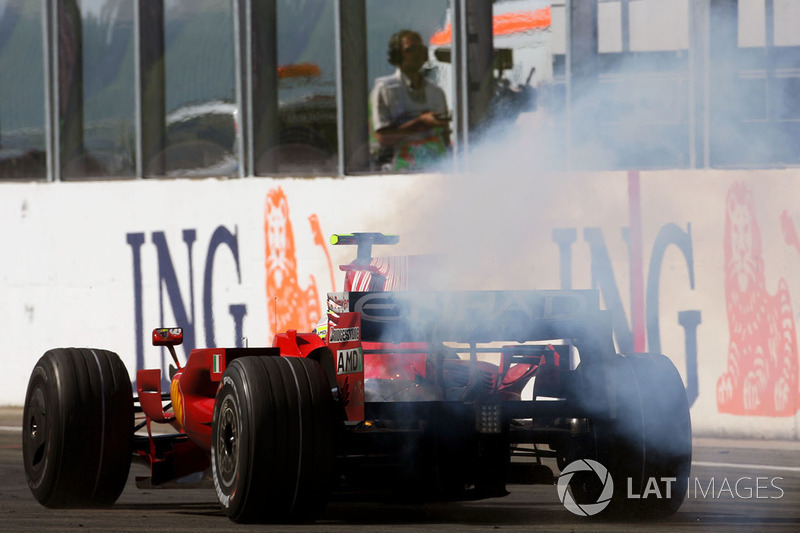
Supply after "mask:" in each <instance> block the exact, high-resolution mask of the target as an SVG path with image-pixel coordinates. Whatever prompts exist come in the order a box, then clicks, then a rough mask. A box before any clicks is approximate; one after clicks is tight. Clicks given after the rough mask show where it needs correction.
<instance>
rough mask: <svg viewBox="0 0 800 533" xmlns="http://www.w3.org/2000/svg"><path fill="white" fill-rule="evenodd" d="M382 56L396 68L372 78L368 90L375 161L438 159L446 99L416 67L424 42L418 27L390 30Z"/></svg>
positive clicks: (400, 164)
mask: <svg viewBox="0 0 800 533" xmlns="http://www.w3.org/2000/svg"><path fill="white" fill-rule="evenodd" d="M387 59H388V61H389V63H390V64H392V65H394V66H396V67H397V70H396V71H395V73H394V74H392V75H390V76H384V77H381V78H377V79H376V80H375V87H374V88H373V90H372V94H371V96H370V112H371V114H372V117H371V122H372V123H371V126H372V130H373V132H374V136H375V140H376V141H377V144H378V148H377V153H376V154H375V156H376V161H377V163H378V165H379V167H380V168H381V169H382V170H404V169H419V168H421V167H423V166H425V165H427V164H430V163H432V162H435V161H436V160H438V159H440V158H441V157H442V156H443V155H445V154H446V153H447V149H448V147H449V146H450V132H449V129H448V122H447V120H448V119H447V101H446V99H445V95H444V91H442V89H441V88H440V87H439V86H437V85H436V84H434V83H433V82H431V81H429V80H426V79H425V76H424V74H423V73H422V71H421V69H422V66H423V65H424V64H425V62H426V61H427V59H428V48H427V47H426V46H425V45H424V44H423V42H422V38H421V37H420V35H419V34H418V33H417V32H415V31H411V30H400V31H398V32H397V33H395V34H394V35H392V37H391V38H390V39H389V50H388V58H387Z"/></svg>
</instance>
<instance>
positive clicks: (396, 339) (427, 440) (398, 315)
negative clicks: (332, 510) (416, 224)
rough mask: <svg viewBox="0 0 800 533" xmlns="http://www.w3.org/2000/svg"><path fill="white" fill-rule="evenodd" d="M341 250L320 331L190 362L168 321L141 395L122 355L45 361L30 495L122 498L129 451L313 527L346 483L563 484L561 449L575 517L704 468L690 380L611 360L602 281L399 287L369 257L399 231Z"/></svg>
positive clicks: (194, 354) (645, 500)
mask: <svg viewBox="0 0 800 533" xmlns="http://www.w3.org/2000/svg"><path fill="white" fill-rule="evenodd" d="M332 242H333V243H334V244H353V245H356V246H358V254H357V258H356V260H355V261H353V263H351V264H349V265H345V266H343V267H342V270H344V271H345V272H346V283H345V291H344V292H341V293H330V294H329V295H328V314H327V319H328V320H327V324H322V325H321V327H319V329H318V330H317V331H314V332H309V333H299V332H297V331H293V330H290V331H287V332H285V333H281V334H279V335H276V336H275V339H274V342H273V346H272V347H268V348H266V347H265V348H204V349H196V350H192V351H191V353H190V354H189V357H188V360H187V362H186V364H185V365H181V364H180V363H179V359H178V357H177V356H176V355H175V349H174V346H176V345H178V344H180V343H181V341H182V330H181V329H180V328H173V329H164V328H161V329H156V330H155V331H154V332H153V344H155V345H160V346H166V347H167V348H168V349H169V351H170V352H171V354H172V356H173V359H174V362H175V365H176V367H177V368H176V369H175V371H174V373H173V375H171V376H170V380H169V392H166V391H163V390H162V380H164V379H165V378H164V377H163V376H162V375H161V371H160V370H159V369H155V370H139V371H138V372H137V375H136V387H135V394H134V393H133V390H132V389H133V388H132V386H131V382H130V379H129V377H128V372H127V370H126V369H125V367H124V365H123V364H122V362H121V361H120V358H119V357H118V356H117V355H116V354H114V353H112V352H109V351H105V350H99V349H87V348H59V349H54V350H50V351H48V352H47V353H45V354H44V356H43V357H42V358H41V359H40V360H39V362H38V363H37V364H36V366H35V368H34V369H33V373H32V375H31V378H30V382H29V385H28V392H27V396H26V399H25V411H24V428H23V452H24V461H25V470H26V474H27V478H28V483H29V485H30V488H31V490H32V492H33V494H34V496H35V497H36V498H37V499H38V500H39V501H40V502H41V503H42V504H44V505H46V506H48V507H64V506H84V507H85V506H99V505H109V504H112V503H113V502H114V501H115V500H116V499H117V498H118V496H119V495H120V493H121V492H122V489H123V487H124V485H125V483H126V480H127V478H128V473H129V469H130V465H131V460H132V459H135V460H138V461H143V462H144V463H145V464H146V465H148V466H149V468H150V477H149V478H144V479H141V478H139V479H137V483H138V484H139V485H140V486H142V485H144V486H147V487H166V486H172V487H174V486H181V485H189V484H191V483H193V482H200V483H202V482H203V481H204V480H205V483H207V484H211V483H213V487H214V490H215V492H216V495H217V498H218V500H219V502H220V505H221V506H222V508H223V510H224V512H225V514H226V515H227V516H229V517H230V518H231V519H232V520H234V521H237V522H249V521H268V522H281V521H297V520H313V519H314V518H316V517H318V516H319V515H320V513H321V512H322V510H323V509H324V506H325V504H326V502H327V501H328V499H329V498H330V497H331V495H332V494H333V493H335V492H336V493H339V492H342V493H350V494H352V495H362V496H363V495H374V494H377V493H383V492H393V493H395V494H397V493H400V494H403V495H406V496H407V497H408V496H409V495H411V496H413V497H414V498H418V499H428V500H432V499H438V500H440V499H449V500H464V499H475V498H485V497H496V496H502V495H505V494H507V492H506V485H507V483H509V481H510V480H514V482H515V483H519V482H528V483H530V482H534V481H537V480H538V481H543V482H546V483H550V484H553V482H554V478H553V474H552V470H550V469H549V468H548V467H547V466H545V465H544V464H543V463H542V459H543V458H554V459H555V460H556V464H557V466H558V468H559V469H561V470H562V471H566V472H569V477H568V478H567V479H568V481H569V483H568V486H569V489H570V490H569V493H568V496H567V497H566V499H565V496H564V495H563V494H560V495H561V496H562V501H565V504H567V506H568V507H570V505H571V506H572V508H571V510H575V509H578V510H582V511H583V512H584V514H589V515H591V514H595V512H596V511H598V510H599V509H601V508H602V509H603V513H601V514H604V513H609V512H610V513H613V512H621V513H623V514H624V515H625V516H632V517H649V516H665V515H669V514H671V513H673V512H675V510H676V509H677V508H678V506H680V504H681V502H682V501H683V499H684V497H685V494H686V488H687V481H688V475H689V469H690V464H691V427H690V418H689V409H688V405H687V400H686V395H685V391H684V387H683V383H682V381H681V378H680V375H679V374H678V372H677V370H676V369H675V367H674V365H673V364H672V363H671V362H670V360H669V359H668V358H666V357H664V356H663V355H658V354H630V355H620V354H617V353H615V350H614V344H613V340H612V332H611V321H610V316H609V313H608V312H607V311H601V310H600V309H599V297H598V294H597V293H596V292H595V291H466V292H440V291H408V290H399V289H400V288H403V285H404V284H405V283H406V281H407V280H406V278H405V277H404V276H402V275H400V273H401V271H400V270H398V269H397V268H394V267H396V266H397V264H399V263H401V261H397V260H392V259H373V258H372V252H371V250H372V245H373V244H393V243H395V242H397V237H393V236H385V235H382V234H378V233H362V234H352V235H338V236H334V237H333V239H332ZM577 355H579V359H580V364H577V365H576V361H577V359H578V357H577ZM531 380H533V387H532V399H529V400H523V399H522V393H523V389H524V388H525V387H526V385H528V384H529V382H530V381H531ZM526 395H527V393H526ZM155 425H164V426H166V427H168V426H171V427H172V430H171V431H166V432H165V431H154V426H155ZM517 456H525V457H526V460H525V461H517V460H516V457H517ZM580 460H584V461H580ZM588 460H593V461H596V462H597V463H592V461H588ZM575 461H578V462H579V463H578V464H579V467H575V466H574V465H573V464H572V463H573V462H575ZM588 464H595V465H596V464H600V465H602V467H601V468H603V469H607V471H608V473H609V474H610V476H611V480H613V484H612V483H608V480H607V479H605V480H603V479H601V478H600V477H598V471H597V470H596V469H595V470H592V469H591V468H588V467H580V465H588ZM570 465H572V466H570ZM565 475H566V474H565ZM209 478H210V481H211V483H209ZM560 485H561V484H560V483H559V489H560V488H561V487H560ZM612 487H613V488H612ZM630 494H635V495H637V496H638V495H644V494H646V495H648V496H651V495H652V496H653V497H636V498H631V497H629V496H630ZM656 496H657V497H656ZM576 512H578V511H576Z"/></svg>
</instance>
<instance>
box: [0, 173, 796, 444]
mask: <svg viewBox="0 0 800 533" xmlns="http://www.w3.org/2000/svg"><path fill="white" fill-rule="evenodd" d="M796 198H800V170H775V171H658V172H642V173H624V172H609V173H592V174H544V173H536V174H532V173H531V172H525V171H518V172H506V173H498V174H485V173H483V174H482V173H480V172H475V173H474V174H468V175H460V176H443V175H413V176H381V177H352V178H345V179H340V178H317V179H304V180H295V179H268V178H250V179H243V180H215V179H209V180H169V181H166V180H165V181H124V182H112V181H107V182H88V183H53V184H41V183H25V184H12V183H4V184H0V228H2V229H0V254H2V255H0V302H2V305H0V339H2V343H1V344H0V346H2V347H1V348H0V362H2V367H3V372H2V374H0V375H1V376H2V377H1V378H0V385H1V386H0V405H21V404H22V403H23V401H24V396H25V388H26V383H27V379H28V375H29V373H30V370H31V368H32V367H33V365H34V364H35V362H36V360H37V358H38V357H39V356H41V354H42V353H44V351H46V350H47V349H49V348H52V347H57V346H93V347H100V348H107V349H110V350H114V351H116V352H118V353H119V354H120V355H121V356H122V357H123V360H124V361H125V363H126V365H127V366H128V368H129V370H130V372H131V374H132V375H134V373H135V369H136V368H137V367H143V366H144V367H148V368H152V367H162V368H163V367H164V366H165V365H167V364H168V363H169V361H168V359H169V357H168V356H166V359H165V353H164V352H163V351H162V349H160V348H159V349H157V348H154V347H152V346H151V345H150V343H149V334H150V333H149V332H150V331H151V330H152V329H153V328H154V327H158V326H173V325H181V326H183V327H184V328H185V330H186V342H185V344H184V346H183V348H184V349H185V350H179V355H181V356H184V355H185V353H188V350H189V349H190V348H192V347H204V346H210V345H217V346H231V345H236V344H241V342H242V339H241V337H247V339H248V340H247V342H248V343H249V345H250V346H256V345H268V344H269V343H270V342H271V338H272V334H273V333H274V331H275V329H276V328H277V329H278V330H283V329H286V328H289V327H295V328H298V329H306V330H307V329H310V327H311V326H312V325H313V323H314V322H315V321H316V319H317V317H318V316H319V314H320V312H321V311H322V307H323V304H324V295H325V293H326V292H328V291H330V290H341V289H342V279H343V278H342V275H341V272H339V271H338V268H336V267H337V265H339V264H341V263H346V262H349V261H350V260H351V259H352V258H353V257H354V250H353V249H352V248H349V247H333V246H330V245H329V244H328V239H329V237H330V234H332V233H348V232H353V231H382V232H384V233H397V234H400V235H401V244H400V245H399V246H397V247H394V248H391V249H385V250H382V249H380V248H376V249H375V255H381V254H386V255H388V254H416V253H431V252H444V253H445V255H446V257H447V258H448V261H447V262H446V264H447V265H448V267H449V268H452V270H450V271H449V272H448V273H447V276H445V277H444V279H446V280H447V288H475V289H536V288H539V289H547V288H570V287H571V288H591V287H598V288H599V289H600V290H601V297H602V302H603V305H604V306H605V307H607V308H609V309H611V310H612V311H614V313H615V337H616V341H617V345H618V348H619V350H620V351H623V352H624V351H634V350H635V351H644V350H647V349H649V350H652V351H661V352H663V353H665V354H667V355H669V356H670V357H671V358H672V360H673V361H674V362H675V364H676V366H677V367H678V369H679V370H680V371H681V374H682V376H683V378H684V382H685V383H686V385H687V393H688V395H689V399H690V401H691V402H692V415H693V424H694V428H695V433H696V434H698V435H729V436H734V435H735V436H747V437H754V438H761V437H777V438H789V439H797V438H798V422H800V415H798V409H800V393H799V390H800V389H799V388H798V350H797V334H796V331H795V328H796V320H797V317H798V310H799V309H800V239H798V237H797V227H798V225H799V224H800V207H798V206H797V204H796V202H795V201H794V199H796Z"/></svg>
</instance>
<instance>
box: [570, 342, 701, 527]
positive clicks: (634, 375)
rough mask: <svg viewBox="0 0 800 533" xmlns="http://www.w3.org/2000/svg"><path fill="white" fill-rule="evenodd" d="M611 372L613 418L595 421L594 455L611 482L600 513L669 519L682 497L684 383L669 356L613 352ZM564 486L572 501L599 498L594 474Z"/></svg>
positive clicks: (686, 429)
mask: <svg viewBox="0 0 800 533" xmlns="http://www.w3.org/2000/svg"><path fill="white" fill-rule="evenodd" d="M610 370H611V377H612V378H613V380H614V381H615V384H614V385H613V386H614V391H615V394H614V398H613V400H614V404H615V409H616V416H614V417H612V416H609V415H608V414H605V415H599V416H597V417H595V418H593V426H594V434H595V442H596V455H595V456H594V457H593V458H594V459H595V460H597V461H598V462H599V463H600V464H601V465H603V466H604V467H606V468H607V469H608V473H609V474H610V475H611V479H612V480H613V483H614V492H613V496H612V497H611V500H610V504H609V506H608V508H607V509H606V511H605V512H604V513H603V514H607V515H616V516H622V517H626V518H634V519H656V518H664V517H667V516H670V515H672V514H673V513H675V511H677V510H678V507H680V505H681V503H682V502H683V500H684V498H685V497H686V491H687V487H688V479H689V473H690V469H691V462H692V430H691V418H690V414H689V404H688V401H687V399H686V391H685V388H684V386H683V381H682V379H681V377H680V374H679V373H678V370H677V369H676V368H675V366H674V365H673V364H672V361H670V359H669V358H667V357H665V356H663V355H660V354H632V355H624V356H617V357H616V358H615V359H614V361H613V364H612V367H611V369H610ZM587 377H588V376H583V379H584V380H586V379H587ZM595 377H596V376H595ZM596 383H597V382H596V381H595V382H594V384H596ZM570 486H571V489H572V491H573V493H574V494H575V499H576V501H578V503H594V502H597V501H598V499H599V494H600V493H601V492H602V489H603V483H601V482H600V479H599V478H598V476H597V475H594V473H587V472H580V473H578V474H576V475H575V476H574V477H573V480H572V483H571V484H570Z"/></svg>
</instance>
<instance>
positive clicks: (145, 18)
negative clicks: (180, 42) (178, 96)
mask: <svg viewBox="0 0 800 533" xmlns="http://www.w3.org/2000/svg"><path fill="white" fill-rule="evenodd" d="M135 9H136V13H135V19H134V20H135V23H136V27H135V28H134V30H133V31H134V35H136V37H137V40H136V44H137V46H136V51H137V53H138V57H137V61H136V69H137V72H138V79H137V92H136V108H137V115H136V120H137V128H136V147H137V167H138V168H137V175H139V176H150V175H155V176H162V175H164V173H165V170H166V165H165V160H164V149H165V148H166V137H167V132H166V122H167V118H166V74H165V71H164V0H144V1H141V0H139V1H138V2H137V4H136V6H135Z"/></svg>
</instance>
